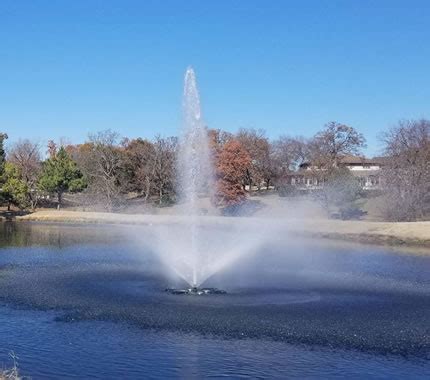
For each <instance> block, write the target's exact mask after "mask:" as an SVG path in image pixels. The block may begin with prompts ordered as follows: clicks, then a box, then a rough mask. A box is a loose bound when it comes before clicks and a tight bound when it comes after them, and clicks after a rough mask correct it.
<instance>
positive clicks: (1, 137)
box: [0, 133, 7, 201]
mask: <svg viewBox="0 0 430 380" xmlns="http://www.w3.org/2000/svg"><path fill="white" fill-rule="evenodd" d="M6 139H7V134H6V133H0V186H1V185H3V184H4V182H5V178H4V175H5V163H6V152H5V149H4V141H5V140H6ZM2 193H3V192H0V201H3V200H4V199H3V198H4V196H3V194H2Z"/></svg>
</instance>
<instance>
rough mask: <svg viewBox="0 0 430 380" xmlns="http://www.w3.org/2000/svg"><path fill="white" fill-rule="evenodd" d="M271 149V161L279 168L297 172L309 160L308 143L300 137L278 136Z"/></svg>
mask: <svg viewBox="0 0 430 380" xmlns="http://www.w3.org/2000/svg"><path fill="white" fill-rule="evenodd" d="M272 147H273V148H272V152H273V154H272V159H273V160H274V161H275V162H276V166H277V167H279V168H283V169H286V170H297V169H298V168H299V167H300V165H301V164H303V163H304V162H305V161H307V160H309V143H308V140H307V139H306V138H304V137H302V136H298V137H289V136H280V137H279V138H278V139H277V140H275V141H274V142H273V143H272Z"/></svg>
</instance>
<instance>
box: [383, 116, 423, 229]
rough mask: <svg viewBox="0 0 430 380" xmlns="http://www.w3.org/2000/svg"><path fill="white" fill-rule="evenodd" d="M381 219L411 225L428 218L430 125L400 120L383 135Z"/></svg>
mask: <svg viewBox="0 0 430 380" xmlns="http://www.w3.org/2000/svg"><path fill="white" fill-rule="evenodd" d="M382 141H383V143H384V153H385V155H386V156H387V157H386V160H385V166H384V168H383V187H384V193H385V196H386V203H385V207H384V209H383V211H384V215H385V217H386V218H387V219H389V220H396V221H400V220H406V221H413V220H417V219H424V218H426V217H429V216H430V121H429V120H403V121H400V122H399V123H398V125H397V126H395V127H393V128H391V129H390V130H389V131H388V132H386V133H385V134H383V136H382Z"/></svg>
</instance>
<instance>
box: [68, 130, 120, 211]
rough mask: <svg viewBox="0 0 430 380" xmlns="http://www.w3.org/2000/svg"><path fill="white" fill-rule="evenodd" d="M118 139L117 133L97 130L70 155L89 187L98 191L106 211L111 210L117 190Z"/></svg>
mask: <svg viewBox="0 0 430 380" xmlns="http://www.w3.org/2000/svg"><path fill="white" fill-rule="evenodd" d="M118 142H119V135H118V133H116V132H113V131H111V130H106V131H102V132H98V133H96V134H91V135H90V136H89V142H88V143H86V144H83V145H82V146H80V149H79V150H78V153H77V157H76V154H75V155H72V157H74V158H75V159H76V161H77V162H78V165H79V166H80V168H81V170H82V171H83V173H84V175H85V176H86V177H87V179H88V181H89V191H90V192H92V193H93V194H95V195H98V199H99V200H102V201H103V205H104V207H105V208H106V209H107V210H108V211H112V209H113V207H114V206H115V205H116V204H117V202H118V200H119V196H120V193H121V183H120V174H121V173H120V171H121V167H122V166H121V165H122V152H121V149H120V147H119V145H118Z"/></svg>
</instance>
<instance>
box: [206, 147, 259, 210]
mask: <svg viewBox="0 0 430 380" xmlns="http://www.w3.org/2000/svg"><path fill="white" fill-rule="evenodd" d="M250 165H251V157H250V156H249V154H248V152H247V151H246V149H245V148H244V147H243V146H242V144H241V143H240V142H239V141H237V140H234V139H232V140H229V141H227V142H226V143H225V144H224V145H223V146H222V148H221V149H220V151H219V153H218V154H217V162H216V193H215V196H214V203H215V205H216V206H217V207H221V208H224V207H231V206H236V205H239V204H241V203H242V202H244V201H245V199H246V191H245V190H244V188H243V183H242V181H243V178H244V174H245V173H246V170H247V169H248V168H249V166H250Z"/></svg>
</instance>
